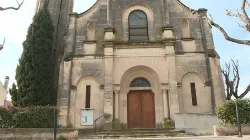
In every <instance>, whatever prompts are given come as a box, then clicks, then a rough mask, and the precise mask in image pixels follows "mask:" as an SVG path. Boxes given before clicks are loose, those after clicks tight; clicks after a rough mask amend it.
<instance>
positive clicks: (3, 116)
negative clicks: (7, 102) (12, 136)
mask: <svg viewBox="0 0 250 140" xmlns="http://www.w3.org/2000/svg"><path fill="white" fill-rule="evenodd" d="M17 111H18V109H16V108H2V107H0V128H13V127H15V126H16V122H15V121H14V120H13V115H14V114H15V113H16V112H17Z"/></svg>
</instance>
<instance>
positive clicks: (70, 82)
mask: <svg viewBox="0 0 250 140" xmlns="http://www.w3.org/2000/svg"><path fill="white" fill-rule="evenodd" d="M74 16H75V17H74V18H75V23H74V24H75V25H74V39H73V46H72V55H73V56H71V57H72V60H71V61H70V74H69V76H70V77H69V78H70V79H69V93H68V97H69V99H68V110H67V125H68V126H69V124H70V121H69V111H70V95H71V86H72V68H73V58H74V54H75V42H76V26H77V15H74Z"/></svg>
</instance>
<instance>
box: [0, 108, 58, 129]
mask: <svg viewBox="0 0 250 140" xmlns="http://www.w3.org/2000/svg"><path fill="white" fill-rule="evenodd" d="M54 110H55V108H54V107H41V106H37V107H30V108H10V109H6V108H0V116H1V118H2V119H1V121H0V128H52V127H53V124H54Z"/></svg>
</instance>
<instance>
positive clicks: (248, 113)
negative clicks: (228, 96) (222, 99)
mask: <svg viewBox="0 0 250 140" xmlns="http://www.w3.org/2000/svg"><path fill="white" fill-rule="evenodd" d="M237 102H238V107H239V114H240V119H241V123H242V124H249V123H250V99H242V100H240V99H238V100H237ZM235 103H236V100H230V101H227V102H226V103H225V104H223V105H221V106H218V107H217V108H216V113H217V115H218V117H219V119H221V122H222V124H237V118H236V107H235V106H236V104H235Z"/></svg>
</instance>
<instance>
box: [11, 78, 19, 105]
mask: <svg viewBox="0 0 250 140" xmlns="http://www.w3.org/2000/svg"><path fill="white" fill-rule="evenodd" d="M9 93H10V95H11V100H12V104H13V105H14V106H17V105H18V103H17V102H18V93H17V88H16V84H15V83H13V84H12V87H11V89H9Z"/></svg>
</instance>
